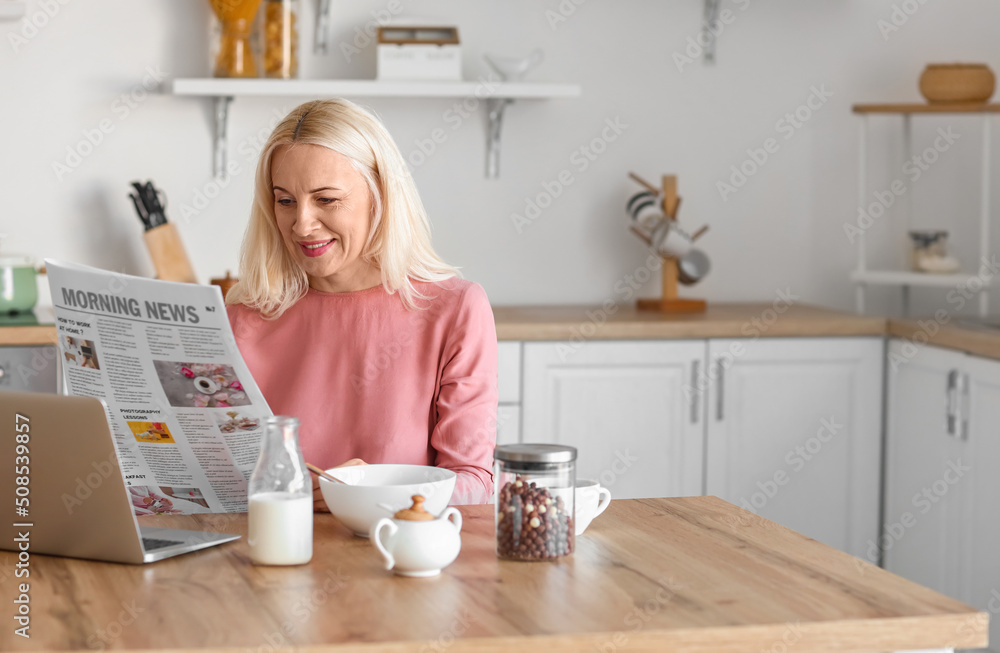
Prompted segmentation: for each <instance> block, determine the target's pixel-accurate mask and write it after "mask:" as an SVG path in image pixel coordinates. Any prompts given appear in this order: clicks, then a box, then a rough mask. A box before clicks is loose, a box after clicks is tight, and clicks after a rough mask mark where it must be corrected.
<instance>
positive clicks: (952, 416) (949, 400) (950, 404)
mask: <svg viewBox="0 0 1000 653" xmlns="http://www.w3.org/2000/svg"><path fill="white" fill-rule="evenodd" d="M957 389H958V370H950V371H949V372H948V385H947V386H946V387H945V391H944V404H945V433H946V434H947V435H948V436H949V437H951V436H954V435H955V433H956V429H955V422H956V420H957V415H956V412H955V398H956V397H955V392H956V390H957Z"/></svg>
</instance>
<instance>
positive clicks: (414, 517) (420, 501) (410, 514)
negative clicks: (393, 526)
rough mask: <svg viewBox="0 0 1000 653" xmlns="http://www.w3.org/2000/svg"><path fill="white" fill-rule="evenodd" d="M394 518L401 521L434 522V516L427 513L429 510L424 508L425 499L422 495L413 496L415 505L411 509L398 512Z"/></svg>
mask: <svg viewBox="0 0 1000 653" xmlns="http://www.w3.org/2000/svg"><path fill="white" fill-rule="evenodd" d="M393 517H395V518H396V519H400V520H402V521H433V520H434V515H432V514H431V513H429V512H427V509H426V508H424V497H423V496H422V495H420V494H414V495H413V505H412V506H410V507H409V508H403V509H402V510H400V511H397V512H396V514H395V515H393Z"/></svg>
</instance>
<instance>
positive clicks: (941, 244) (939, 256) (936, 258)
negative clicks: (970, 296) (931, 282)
mask: <svg viewBox="0 0 1000 653" xmlns="http://www.w3.org/2000/svg"><path fill="white" fill-rule="evenodd" d="M910 241H911V250H910V267H911V268H912V269H913V270H914V271H915V272H938V273H949V272H956V271H957V270H958V268H959V264H958V260H957V259H955V258H954V257H952V256H948V232H947V231H943V230H937V229H927V230H922V231H911V232H910Z"/></svg>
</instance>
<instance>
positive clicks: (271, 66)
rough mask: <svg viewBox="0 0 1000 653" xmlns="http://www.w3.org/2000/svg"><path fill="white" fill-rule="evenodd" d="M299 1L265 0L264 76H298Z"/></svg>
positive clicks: (263, 14)
mask: <svg viewBox="0 0 1000 653" xmlns="http://www.w3.org/2000/svg"><path fill="white" fill-rule="evenodd" d="M298 15H299V0H264V11H262V12H261V18H260V25H261V27H260V40H261V43H262V47H263V50H264V76H265V77H271V78H275V79H292V78H295V77H298V75H299V23H298Z"/></svg>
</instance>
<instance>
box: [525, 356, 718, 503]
mask: <svg viewBox="0 0 1000 653" xmlns="http://www.w3.org/2000/svg"><path fill="white" fill-rule="evenodd" d="M705 346H706V345H705V341H704V340H676V341H627V342H626V341H611V342H609V341H590V342H583V343H580V342H527V343H524V345H523V347H524V357H523V370H524V371H523V389H524V392H523V400H522V404H521V408H522V419H523V423H522V432H523V440H524V441H526V442H552V443H558V444H565V445H571V446H574V447H577V449H578V451H579V454H578V455H579V458H578V460H577V477H579V478H592V479H596V480H598V481H600V483H601V484H602V485H604V486H605V487H607V488H609V489H610V490H611V493H612V496H613V497H614V498H616V499H624V498H637V497H663V496H679V495H697V494H701V493H702V485H703V484H702V462H703V447H704V425H703V422H704V416H703V406H702V403H701V396H700V394H698V393H697V392H693V391H692V389H693V382H694V380H695V379H696V378H697V376H698V374H699V373H700V370H701V369H702V368H703V364H704V359H705Z"/></svg>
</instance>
